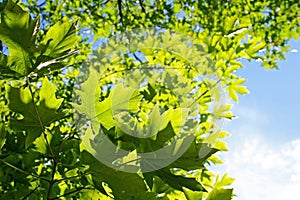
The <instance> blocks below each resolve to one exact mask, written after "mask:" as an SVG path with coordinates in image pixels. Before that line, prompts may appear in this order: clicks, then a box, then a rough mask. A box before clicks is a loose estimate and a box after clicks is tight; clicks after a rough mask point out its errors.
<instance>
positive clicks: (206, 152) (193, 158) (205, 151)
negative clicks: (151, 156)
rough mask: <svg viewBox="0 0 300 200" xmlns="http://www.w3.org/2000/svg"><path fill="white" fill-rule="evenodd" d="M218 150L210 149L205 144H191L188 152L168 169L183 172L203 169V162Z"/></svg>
mask: <svg viewBox="0 0 300 200" xmlns="http://www.w3.org/2000/svg"><path fill="white" fill-rule="evenodd" d="M217 151H218V150H217V149H215V148H210V147H209V146H208V145H207V144H205V143H195V142H193V143H192V144H191V145H190V147H189V148H188V150H187V151H186V152H185V153H184V154H183V155H182V156H181V157H180V158H178V159H177V160H176V161H175V162H174V163H172V164H171V165H170V167H174V168H181V169H184V170H195V169H199V168H202V167H203V164H204V162H205V161H206V160H207V159H208V158H209V157H210V156H211V155H212V154H214V153H216V152H217Z"/></svg>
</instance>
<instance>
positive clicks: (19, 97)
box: [7, 78, 64, 148]
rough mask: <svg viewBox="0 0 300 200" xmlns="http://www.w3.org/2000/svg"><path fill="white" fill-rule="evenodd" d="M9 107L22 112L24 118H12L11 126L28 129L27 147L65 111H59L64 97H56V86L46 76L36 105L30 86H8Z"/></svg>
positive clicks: (21, 129) (20, 129) (23, 129)
mask: <svg viewBox="0 0 300 200" xmlns="http://www.w3.org/2000/svg"><path fill="white" fill-rule="evenodd" d="M7 90H8V100H9V108H10V109H11V110H12V111H14V112H16V113H20V114H22V116H23V118H22V119H11V126H12V127H13V128H14V129H16V130H19V131H27V132H28V135H27V137H26V143H25V146H26V148H27V147H28V146H29V145H30V144H31V143H32V142H33V141H34V140H35V139H36V138H37V137H39V136H40V135H41V133H42V132H43V131H44V129H45V127H46V126H49V125H50V124H51V123H52V122H55V121H57V120H59V119H61V118H62V117H64V114H63V113H57V112H56V111H57V109H58V108H59V106H60V105H61V103H62V101H63V99H56V97H55V90H56V87H55V86H54V85H52V84H50V83H49V81H48V79H47V78H44V80H43V83H42V88H41V89H40V93H39V97H40V100H39V105H35V104H34V103H33V100H32V95H31V93H30V90H29V89H28V88H25V89H22V88H15V87H8V88H7Z"/></svg>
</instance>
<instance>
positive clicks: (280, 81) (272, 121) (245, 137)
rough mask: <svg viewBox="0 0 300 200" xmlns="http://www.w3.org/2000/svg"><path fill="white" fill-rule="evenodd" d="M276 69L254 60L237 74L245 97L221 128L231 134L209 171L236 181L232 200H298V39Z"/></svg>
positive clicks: (299, 106) (299, 123)
mask: <svg viewBox="0 0 300 200" xmlns="http://www.w3.org/2000/svg"><path fill="white" fill-rule="evenodd" d="M290 45H291V49H293V50H292V52H290V53H288V54H287V55H286V58H287V59H286V61H281V62H279V66H280V69H279V70H269V71H267V70H265V69H264V68H263V67H260V63H259V62H251V63H249V62H245V68H244V69H241V70H240V71H239V72H238V73H239V74H240V75H241V76H243V77H244V78H246V79H247V82H246V86H247V87H248V89H249V90H250V93H249V94H248V95H245V96H241V97H240V98H239V103H238V104H234V107H233V112H234V114H235V115H237V116H238V117H237V118H236V119H234V120H232V121H230V122H227V123H226V125H225V126H224V129H225V130H227V131H229V132H230V133H231V134H232V136H231V137H230V138H228V139H227V140H226V141H227V143H228V147H229V152H227V153H221V154H219V156H221V157H222V158H223V160H224V162H225V164H224V165H223V166H220V167H216V168H215V167H214V170H216V171H219V172H221V173H224V172H228V173H229V175H231V176H233V177H234V178H236V181H235V183H234V188H235V194H236V195H237V197H236V199H238V200H253V199H264V200H282V199H294V198H297V197H298V190H299V188H300V129H299V125H300V116H299V113H300V102H299V99H300V84H299V82H300V79H299V75H300V53H299V52H298V51H300V41H292V42H290Z"/></svg>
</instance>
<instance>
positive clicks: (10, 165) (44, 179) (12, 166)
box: [0, 159, 50, 183]
mask: <svg viewBox="0 0 300 200" xmlns="http://www.w3.org/2000/svg"><path fill="white" fill-rule="evenodd" d="M0 161H1V162H3V163H4V164H5V165H7V166H9V167H11V168H13V169H15V170H16V171H19V172H21V173H23V174H27V175H30V176H33V177H35V178H38V179H41V180H43V181H46V182H48V183H49V182H50V181H49V180H48V179H46V178H44V177H40V176H38V175H35V174H31V173H29V172H26V171H24V170H22V169H20V168H18V167H16V166H14V165H12V164H10V163H8V162H6V161H5V160H2V159H0Z"/></svg>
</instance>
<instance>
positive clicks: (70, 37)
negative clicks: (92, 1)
mask: <svg viewBox="0 0 300 200" xmlns="http://www.w3.org/2000/svg"><path fill="white" fill-rule="evenodd" d="M76 42H77V36H76V22H69V21H67V22H64V23H61V22H57V23H56V24H55V25H54V26H52V27H51V28H50V29H49V30H48V31H47V33H46V36H45V38H44V39H43V41H42V44H43V45H45V47H46V49H45V50H44V53H43V55H44V56H49V57H52V58H56V57H60V56H62V55H64V54H65V53H66V52H68V51H70V50H71V49H72V48H74V46H75V45H76Z"/></svg>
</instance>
